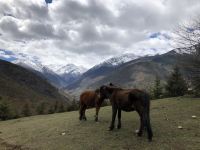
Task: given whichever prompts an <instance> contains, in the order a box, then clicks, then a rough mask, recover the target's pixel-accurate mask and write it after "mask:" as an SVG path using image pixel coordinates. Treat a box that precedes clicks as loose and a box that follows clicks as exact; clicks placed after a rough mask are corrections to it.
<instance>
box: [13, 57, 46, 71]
mask: <svg viewBox="0 0 200 150" xmlns="http://www.w3.org/2000/svg"><path fill="white" fill-rule="evenodd" d="M12 63H14V64H17V65H20V66H22V67H24V68H27V69H33V70H36V71H38V72H43V68H44V66H43V65H42V64H41V63H40V62H39V61H38V60H34V61H33V60H29V59H22V60H19V59H18V60H15V61H12Z"/></svg>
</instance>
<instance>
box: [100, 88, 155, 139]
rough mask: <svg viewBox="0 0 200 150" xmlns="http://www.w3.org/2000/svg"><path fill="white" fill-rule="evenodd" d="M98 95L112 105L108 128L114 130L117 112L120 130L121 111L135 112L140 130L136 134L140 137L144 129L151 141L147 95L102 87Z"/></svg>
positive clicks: (135, 90) (138, 91)
mask: <svg viewBox="0 0 200 150" xmlns="http://www.w3.org/2000/svg"><path fill="white" fill-rule="evenodd" d="M100 95H101V96H103V97H105V98H109V99H110V102H111V104H112V121H111V125H110V127H109V129H110V130H113V129H114V123H115V118H116V114H117V112H118V126H117V128H118V129H120V128H121V110H123V111H127V112H129V111H134V110H136V111H137V112H138V114H139V116H140V129H139V132H138V133H137V134H138V136H142V133H143V129H144V127H146V129H147V133H148V139H149V141H151V140H152V137H153V133H152V129H151V124H150V116H149V108H150V100H149V96H148V94H147V93H145V92H144V91H141V90H138V89H122V88H119V87H115V86H106V85H103V86H101V87H100Z"/></svg>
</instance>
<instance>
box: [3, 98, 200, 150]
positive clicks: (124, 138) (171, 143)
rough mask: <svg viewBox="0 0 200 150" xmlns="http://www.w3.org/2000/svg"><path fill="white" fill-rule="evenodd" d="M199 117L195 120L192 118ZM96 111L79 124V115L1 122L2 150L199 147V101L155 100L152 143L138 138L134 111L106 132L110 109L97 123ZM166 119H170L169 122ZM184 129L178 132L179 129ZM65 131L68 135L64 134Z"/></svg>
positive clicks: (137, 123) (107, 108) (152, 110)
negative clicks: (120, 126)
mask: <svg viewBox="0 0 200 150" xmlns="http://www.w3.org/2000/svg"><path fill="white" fill-rule="evenodd" d="M192 115H196V116H197V118H196V119H192V118H191V116H192ZM93 116H94V109H90V110H89V111H87V117H88V121H86V122H85V121H82V122H80V121H79V120H78V112H77V111H75V112H67V113H61V114H53V115H43V116H33V117H28V118H21V119H16V120H10V121H5V122H0V147H1V148H0V149H5V147H7V148H14V147H15V148H16V149H17V148H20V147H21V148H30V149H42V150H43V149H44V150H46V149H52V150H56V149H59V150H62V149H67V150H68V149H76V150H78V149H84V150H87V149H89V150H90V149H95V150H98V149H115V150H116V149H120V150H121V149H153V150H155V149H159V150H160V149H167V150H168V149H175V150H179V149H180V150H188V149H190V150H191V149H198V148H199V147H200V128H199V127H200V99H191V98H173V99H163V100H159V101H153V102H152V106H151V118H152V128H153V131H154V138H153V142H152V143H149V142H147V139H146V135H145V136H143V137H141V138H139V137H137V136H136V135H135V133H134V131H135V130H136V129H137V128H138V126H139V120H138V116H137V114H136V113H135V112H131V113H125V112H123V113H122V129H121V130H117V129H115V130H114V131H112V132H110V131H107V129H108V126H109V123H110V120H111V108H110V107H104V108H102V110H101V111H100V121H99V122H98V123H95V122H94V121H93V119H94V117H93ZM166 117H167V119H168V120H167V119H166ZM178 125H181V126H183V129H177V126H178ZM62 132H65V133H66V134H65V135H61V133H62Z"/></svg>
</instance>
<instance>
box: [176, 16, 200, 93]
mask: <svg viewBox="0 0 200 150" xmlns="http://www.w3.org/2000/svg"><path fill="white" fill-rule="evenodd" d="M174 33H175V43H176V44H177V47H179V50H180V51H184V52H188V53H190V54H191V55H190V59H189V62H188V66H187V69H188V70H189V71H190V72H191V76H190V77H191V81H192V86H193V89H194V91H195V94H196V95H200V17H196V18H194V19H193V20H192V21H190V22H187V23H183V24H181V25H179V26H178V28H177V29H176V31H175V32H174Z"/></svg>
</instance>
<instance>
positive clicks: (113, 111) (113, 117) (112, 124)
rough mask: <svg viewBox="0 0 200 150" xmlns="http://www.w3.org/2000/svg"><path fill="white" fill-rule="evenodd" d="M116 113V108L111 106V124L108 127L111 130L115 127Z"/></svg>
mask: <svg viewBox="0 0 200 150" xmlns="http://www.w3.org/2000/svg"><path fill="white" fill-rule="evenodd" d="M116 114H117V108H116V107H115V106H112V121H111V124H110V127H109V130H110V131H111V130H113V129H114V127H115V117H116Z"/></svg>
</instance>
